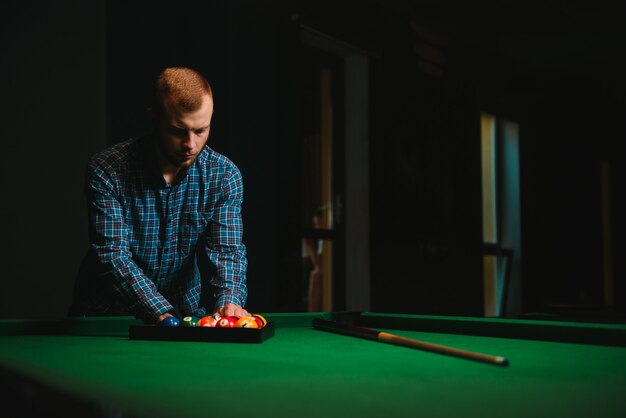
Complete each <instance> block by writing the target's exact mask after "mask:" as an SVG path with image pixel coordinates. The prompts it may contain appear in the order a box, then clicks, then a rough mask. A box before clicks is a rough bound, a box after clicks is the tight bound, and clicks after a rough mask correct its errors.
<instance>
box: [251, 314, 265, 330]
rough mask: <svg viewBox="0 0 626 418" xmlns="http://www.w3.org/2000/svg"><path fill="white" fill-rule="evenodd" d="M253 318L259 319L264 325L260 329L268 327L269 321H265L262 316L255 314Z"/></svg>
mask: <svg viewBox="0 0 626 418" xmlns="http://www.w3.org/2000/svg"><path fill="white" fill-rule="evenodd" d="M252 317H253V318H257V319H259V320H260V321H261V323H262V324H263V325H262V326H259V328H263V327H264V326H266V325H267V319H265V318H264V317H263V316H262V315H259V314H254V315H252Z"/></svg>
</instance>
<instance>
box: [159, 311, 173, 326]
mask: <svg viewBox="0 0 626 418" xmlns="http://www.w3.org/2000/svg"><path fill="white" fill-rule="evenodd" d="M170 316H172V315H170V314H168V313H167V312H166V313H164V314H163V315H160V316H159V319H157V324H160V323H161V321H163V320H164V319H165V318H169V317H170Z"/></svg>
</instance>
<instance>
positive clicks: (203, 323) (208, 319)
mask: <svg viewBox="0 0 626 418" xmlns="http://www.w3.org/2000/svg"><path fill="white" fill-rule="evenodd" d="M216 324H217V319H215V318H214V317H212V316H205V317H202V318H200V320H199V321H198V323H197V324H196V326H197V327H210V328H213V327H215V325H216Z"/></svg>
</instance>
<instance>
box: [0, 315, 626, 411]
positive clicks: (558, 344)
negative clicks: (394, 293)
mask: <svg viewBox="0 0 626 418" xmlns="http://www.w3.org/2000/svg"><path fill="white" fill-rule="evenodd" d="M263 315H264V316H265V317H266V318H267V320H268V321H270V322H272V324H273V325H274V335H273V336H271V338H268V339H266V340H264V341H262V342H258V343H232V342H186V341H185V342H181V341H148V340H136V339H130V338H129V327H130V326H132V325H139V324H140V323H139V322H138V321H137V320H136V319H134V318H132V317H92V318H60V319H52V320H18V319H14V320H1V321H0V385H1V387H0V389H1V392H0V393H2V396H1V400H2V406H0V408H3V409H7V408H18V410H19V413H17V414H16V415H15V416H94V417H98V416H101V417H246V418H253V417H319V418H322V417H323V418H328V417H394V418H396V417H603V418H604V417H624V416H626V325H623V324H595V323H580V322H555V321H543V320H520V319H493V318H474V317H451V316H424V315H406V314H383V313H373V312H343V313H324V312H322V313H293V314H292V313H263ZM313 318H321V319H325V320H336V321H340V322H342V323H348V324H352V325H356V326H360V327H366V328H371V329H375V330H385V331H387V332H389V333H393V334H395V335H399V336H404V337H407V338H412V339H417V340H420V341H425V342H430V343H434V344H440V345H444V346H448V347H454V348H459V349H463V350H470V351H474V352H479V353H485V354H492V355H498V356H504V357H506V358H507V359H508V360H509V362H510V364H509V365H508V367H499V366H493V365H490V364H485V363H481V362H477V361H472V360H468V359H464V358H457V357H453V356H449V355H445V354H438V353H433V352H429V351H421V350H416V349H411V348H407V347H401V346H396V345H392V344H386V343H383V342H377V341H370V340H365V339H361V338H356V337H353V336H346V335H342V334H337V333H333V332H327V331H325V330H320V329H317V328H314V327H312V325H311V324H312V320H313ZM0 415H3V414H2V413H1V410H0Z"/></svg>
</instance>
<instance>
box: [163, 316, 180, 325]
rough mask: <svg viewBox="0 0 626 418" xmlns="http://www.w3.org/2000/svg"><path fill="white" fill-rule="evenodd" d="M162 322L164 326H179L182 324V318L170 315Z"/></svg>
mask: <svg viewBox="0 0 626 418" xmlns="http://www.w3.org/2000/svg"><path fill="white" fill-rule="evenodd" d="M160 324H161V325H162V326H164V327H177V326H179V325H180V319H178V318H176V317H175V316H168V317H167V318H165V319H164V320H162V321H161V323H160Z"/></svg>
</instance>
